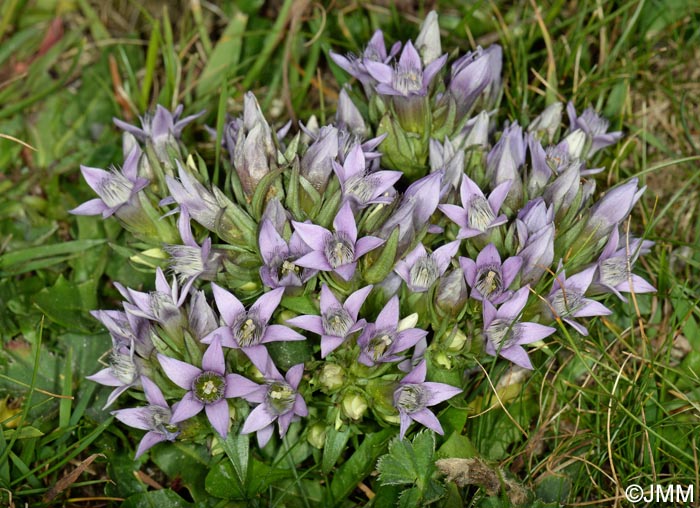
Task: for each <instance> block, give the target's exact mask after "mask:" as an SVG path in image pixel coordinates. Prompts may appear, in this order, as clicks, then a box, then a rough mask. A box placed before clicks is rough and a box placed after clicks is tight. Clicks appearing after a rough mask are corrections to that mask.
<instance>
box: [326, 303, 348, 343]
mask: <svg viewBox="0 0 700 508" xmlns="http://www.w3.org/2000/svg"><path fill="white" fill-rule="evenodd" d="M321 323H322V325H323V330H324V331H325V332H326V333H327V334H328V335H333V336H335V337H345V335H347V333H348V330H349V329H350V327H351V326H352V325H353V319H352V317H351V316H350V313H349V312H348V311H347V310H345V309H344V308H343V307H332V308H331V309H329V310H328V312H326V313H324V314H322V315H321Z"/></svg>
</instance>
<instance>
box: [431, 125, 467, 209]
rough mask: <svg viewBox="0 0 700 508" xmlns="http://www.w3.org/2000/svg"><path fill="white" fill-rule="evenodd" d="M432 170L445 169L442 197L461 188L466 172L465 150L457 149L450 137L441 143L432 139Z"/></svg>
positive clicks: (441, 190)
mask: <svg viewBox="0 0 700 508" xmlns="http://www.w3.org/2000/svg"><path fill="white" fill-rule="evenodd" d="M429 155H430V171H431V172H435V171H440V170H442V171H444V177H443V179H442V189H440V199H441V200H443V199H444V198H445V196H447V195H448V194H449V193H450V192H452V191H456V190H457V189H459V187H460V184H461V183H462V175H463V174H464V150H456V149H455V147H454V145H453V144H452V142H451V141H450V140H449V138H445V142H444V143H443V144H441V143H440V142H439V141H437V140H436V139H431V140H430V152H429Z"/></svg>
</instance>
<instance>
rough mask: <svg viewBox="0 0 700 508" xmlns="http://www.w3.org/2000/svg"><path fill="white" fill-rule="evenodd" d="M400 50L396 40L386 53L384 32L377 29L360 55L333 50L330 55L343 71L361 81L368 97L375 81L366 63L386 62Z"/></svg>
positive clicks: (399, 44)
mask: <svg viewBox="0 0 700 508" xmlns="http://www.w3.org/2000/svg"><path fill="white" fill-rule="evenodd" d="M400 50H401V43H400V42H396V43H394V45H393V46H392V47H391V49H390V50H389V52H388V53H387V50H386V45H385V44H384V34H383V33H382V31H381V30H377V31H376V32H374V35H372V38H371V39H370V41H369V44H368V45H367V47H366V48H365V50H364V51H363V53H362V55H361V56H359V57H357V56H355V55H352V54H349V55H347V56H343V55H339V54H338V53H334V52H333V51H331V52H330V55H331V58H332V59H333V61H334V62H335V63H336V64H338V65H339V66H340V67H341V68H342V69H343V70H344V71H345V72H347V73H348V74H350V75H351V76H352V77H354V78H356V79H357V80H358V81H360V83H362V85H363V86H364V88H365V93H366V94H367V96H368V97H369V96H370V95H371V90H372V88H371V85H372V84H373V83H375V81H374V79H373V78H372V76H371V75H370V73H369V71H368V70H367V63H369V62H381V63H383V64H386V63H388V62H389V61H390V60H391V59H392V58H394V56H395V55H396V54H397V53H398V52H399V51H400Z"/></svg>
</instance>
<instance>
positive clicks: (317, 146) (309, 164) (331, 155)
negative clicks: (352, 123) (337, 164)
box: [299, 125, 338, 193]
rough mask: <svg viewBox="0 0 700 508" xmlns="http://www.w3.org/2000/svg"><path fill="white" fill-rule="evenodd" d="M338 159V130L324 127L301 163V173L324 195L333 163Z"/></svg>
mask: <svg viewBox="0 0 700 508" xmlns="http://www.w3.org/2000/svg"><path fill="white" fill-rule="evenodd" d="M336 157H338V129H337V128H335V127H334V126H332V125H324V126H323V127H321V129H320V130H319V131H318V133H317V134H316V136H315V138H314V141H313V142H312V143H311V145H309V147H308V148H307V149H306V152H305V153H304V155H303V157H302V158H301V161H300V164H299V166H300V170H299V171H300V173H301V175H302V176H303V177H304V178H306V179H307V180H308V181H309V182H310V183H311V185H313V186H314V188H315V189H316V190H317V191H319V192H321V193H323V191H324V190H325V188H326V185H327V184H328V178H329V177H330V175H331V173H332V172H333V164H332V162H333V161H334V160H335V158H336Z"/></svg>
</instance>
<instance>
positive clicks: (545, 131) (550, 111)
mask: <svg viewBox="0 0 700 508" xmlns="http://www.w3.org/2000/svg"><path fill="white" fill-rule="evenodd" d="M563 111H564V105H563V104H562V103H561V102H555V103H554V104H550V105H549V106H547V107H546V108H545V110H544V111H543V112H542V113H540V115H539V116H538V117H537V118H535V119H534V120H533V121H532V122H531V123H530V125H528V127H527V131H528V132H530V133H532V134H533V135H534V136H535V137H536V138H537V139H542V140H544V142H545V143H551V142H552V141H554V136H555V134H556V132H557V129H558V128H559V125H560V124H561V116H562V112H563Z"/></svg>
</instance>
